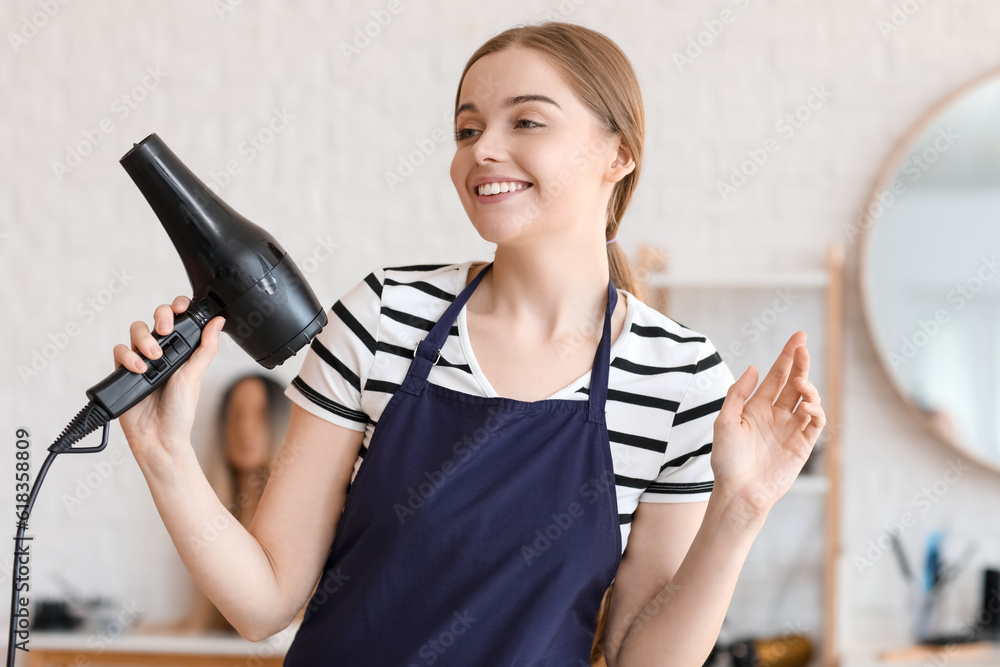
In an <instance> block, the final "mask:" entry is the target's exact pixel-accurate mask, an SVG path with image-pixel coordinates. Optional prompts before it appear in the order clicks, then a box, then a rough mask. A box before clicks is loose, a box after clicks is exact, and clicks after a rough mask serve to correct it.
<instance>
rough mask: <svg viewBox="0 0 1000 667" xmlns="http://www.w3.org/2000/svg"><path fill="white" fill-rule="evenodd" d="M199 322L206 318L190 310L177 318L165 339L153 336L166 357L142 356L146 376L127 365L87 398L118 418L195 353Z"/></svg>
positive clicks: (92, 390)
mask: <svg viewBox="0 0 1000 667" xmlns="http://www.w3.org/2000/svg"><path fill="white" fill-rule="evenodd" d="M199 320H201V321H204V318H202V317H198V316H197V315H192V314H191V310H190V309H189V310H188V311H186V312H183V313H181V314H179V315H176V316H174V330H173V331H171V332H170V333H168V334H167V335H165V336H161V335H160V334H157V333H155V332H154V333H153V338H154V339H156V342H157V343H159V345H160V348H161V349H162V350H163V354H162V355H161V356H160V357H159V358H158V359H147V358H146V356H145V355H143V354H142V353H139V356H140V357H142V360H143V361H144V362H146V372H145V373H136V372H133V371H130V370H128V369H127V368H125V366H119V367H118V368H117V369H115V372H114V373H112V374H111V375H109V376H108V377H106V378H104V379H103V380H101V381H100V382H98V383H97V384H95V385H94V386H93V387H91V388H90V389H88V390H87V398H89V399H90V400H92V401H94V402H95V403H98V404H99V405H100V406H101V407H102V408H104V410H106V411H107V413H108V415H110V417H111V419H117V418H118V417H119V416H121V415H122V414H124V413H125V412H127V411H128V410H129V408H131V407H132V406H133V405H135V404H136V403H138V402H139V401H141V400H142V399H144V398H145V397H146V396H149V395H150V394H151V393H153V391H154V390H155V389H156V388H157V387H159V386H160V385H161V384H164V383H165V382H166V381H167V378H169V377H170V376H171V375H172V374H173V372H174V371H176V370H177V369H178V368H180V366H181V364H183V363H184V362H185V361H187V360H188V358H189V357H190V356H191V355H192V354H194V351H195V349H196V348H197V347H198V343H200V342H201V330H202V327H203V326H204V324H199Z"/></svg>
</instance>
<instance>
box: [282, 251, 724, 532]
mask: <svg viewBox="0 0 1000 667" xmlns="http://www.w3.org/2000/svg"><path fill="white" fill-rule="evenodd" d="M472 263H473V262H471V261H466V262H462V263H457V264H431V265H411V266H397V267H386V268H382V269H378V270H376V271H373V272H372V273H370V274H368V275H367V276H365V278H364V279H363V280H361V281H360V282H358V284H357V285H356V286H355V287H354V288H353V289H351V290H350V291H349V292H347V293H346V294H344V295H343V297H341V298H340V299H339V300H338V301H337V302H336V303H335V304H333V306H332V307H331V308H330V311H329V313H328V317H329V324H327V326H326V327H325V328H324V329H323V331H322V332H320V334H319V336H317V337H316V339H315V340H314V341H313V343H312V345H311V346H310V348H309V350H308V352H307V353H306V356H305V358H304V360H303V363H302V368H301V370H300V372H299V374H298V376H297V377H296V378H295V379H294V380H293V381H292V383H291V384H290V385H289V387H288V389H287V390H286V392H285V393H286V395H287V396H288V397H289V398H290V399H291V400H293V401H295V402H296V403H297V404H298V405H300V406H302V407H303V408H304V409H306V410H308V411H309V412H311V413H313V414H315V415H318V416H319V417H322V418H324V419H326V420H328V421H330V422H332V423H335V424H338V425H340V426H343V427H345V428H349V429H354V430H357V431H365V437H364V443H363V446H362V449H361V453H360V455H359V456H358V459H357V461H356V463H355V469H354V471H355V473H357V470H358V467H359V466H360V465H361V461H362V460H363V458H364V455H365V453H366V452H367V447H368V443H369V442H370V440H371V436H372V433H373V432H374V429H375V426H376V425H377V424H378V419H379V417H380V416H381V414H382V410H383V409H384V408H385V406H386V404H387V403H388V402H389V399H390V398H391V397H392V394H393V393H394V392H395V391H396V390H397V389H398V388H399V385H400V383H401V382H402V381H403V378H404V377H405V376H406V371H407V369H408V368H409V365H410V362H411V360H412V359H413V350H414V349H415V348H416V346H417V343H418V342H419V341H420V340H422V339H423V338H424V337H425V336H426V335H427V332H428V331H430V329H431V327H433V326H434V323H435V322H436V321H437V320H438V319H439V318H440V317H441V315H442V314H443V313H444V310H445V309H446V308H447V307H448V305H449V304H450V303H451V302H452V301H453V300H454V299H455V297H456V296H457V295H458V294H459V292H461V290H462V289H463V288H464V287H465V284H466V279H467V277H468V271H469V266H470V265H471V264H472ZM622 295H624V296H625V298H627V311H626V320H625V328H624V330H623V333H622V336H620V338H619V339H618V340H617V341H614V345H613V346H612V350H611V354H612V358H611V368H610V372H609V378H608V381H609V387H608V401H607V425H608V437H609V440H610V443H611V454H612V461H613V464H614V473H615V486H616V491H617V498H618V510H619V520H620V524H621V529H622V546H623V548H624V546H625V544H626V542H627V539H628V534H629V531H630V529H631V522H632V516H633V514H634V513H635V509H636V507H637V506H638V503H639V502H640V501H643V502H693V501H702V500H707V499H708V497H709V495H710V493H711V491H712V485H713V475H712V468H711V465H710V456H711V451H712V435H713V430H712V427H713V424H714V421H715V418H716V416H717V415H718V412H719V410H720V408H721V407H722V402H723V399H724V398H725V395H726V391H727V390H728V389H729V386H730V385H731V384H732V383H733V382H734V381H735V379H734V378H733V375H732V373H731V372H730V370H729V368H728V367H726V365H725V364H724V363H723V361H722V358H721V357H720V356H719V353H718V352H717V351H716V349H715V347H714V346H713V345H712V343H711V341H710V340H708V339H707V338H706V337H705V336H703V335H700V334H699V333H697V332H695V331H692V330H690V329H688V328H687V327H685V326H683V325H681V324H680V323H678V322H676V321H675V320H673V319H671V318H669V317H667V316H666V315H664V314H662V313H660V312H658V311H656V310H655V309H653V308H652V307H650V306H648V305H646V304H645V303H642V302H641V301H639V300H638V299H636V298H635V297H634V296H633V295H632V294H630V293H628V292H625V291H623V290H619V297H620V298H621V297H622ZM465 326H466V325H465V310H464V309H463V310H462V312H461V313H460V315H459V318H458V320H457V321H456V323H455V324H454V325H453V326H452V328H451V331H450V332H449V336H448V339H447V341H446V342H445V345H444V347H443V348H442V350H441V359H440V360H439V361H438V363H437V364H436V365H435V366H434V367H433V368H432V369H431V372H430V375H429V377H428V380H429V381H430V382H433V383H434V384H438V385H441V386H444V387H448V388H450V389H454V390H456V391H461V392H464V393H469V394H476V395H480V396H488V395H495V394H492V393H489V392H488V391H487V389H486V386H487V385H486V384H484V382H483V381H481V375H479V374H477V373H478V365H476V364H475V360H474V359H472V358H470V356H469V355H468V354H467V353H466V350H467V349H468V348H467V345H468V338H467V329H466V328H465ZM588 389H589V374H588V375H586V376H585V377H583V378H580V380H579V381H578V382H577V383H574V384H573V385H570V386H568V387H566V388H565V389H563V390H562V391H560V392H558V393H556V394H554V395H553V396H551V397H550V398H571V399H577V400H587V398H588V395H589V391H588Z"/></svg>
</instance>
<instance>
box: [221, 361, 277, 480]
mask: <svg viewBox="0 0 1000 667" xmlns="http://www.w3.org/2000/svg"><path fill="white" fill-rule="evenodd" d="M270 433H271V427H270V424H269V423H268V418H267V389H266V388H265V387H264V383H263V382H261V381H260V380H256V379H249V380H243V381H242V382H240V383H239V384H238V385H236V388H235V389H234V390H233V393H232V395H231V396H230V398H229V407H228V411H227V413H226V443H225V445H226V458H227V459H228V460H229V462H230V463H231V464H232V466H233V467H234V468H236V469H237V470H240V471H244V472H250V471H254V470H257V469H259V468H262V467H264V466H266V465H267V464H268V463H270V461H271V449H270Z"/></svg>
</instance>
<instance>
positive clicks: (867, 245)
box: [858, 67, 1000, 474]
mask: <svg viewBox="0 0 1000 667" xmlns="http://www.w3.org/2000/svg"><path fill="white" fill-rule="evenodd" d="M995 78H1000V67H998V68H995V69H991V70H989V71H987V72H985V73H983V74H981V75H979V76H977V77H975V78H974V79H972V80H971V81H968V82H966V83H965V84H963V85H961V86H959V87H958V88H956V89H955V90H953V91H951V92H950V93H948V94H947V95H945V96H944V97H943V98H941V99H940V100H938V101H937V103H935V104H934V105H933V106H931V108H930V109H928V110H927V111H926V112H925V113H924V114H923V115H922V116H921V117H920V118H918V119H917V121H916V122H915V123H913V125H912V126H910V128H909V129H908V130H907V131H906V133H905V134H903V136H902V137H901V138H900V139H899V140H898V141H897V142H896V145H895V146H894V147H893V149H892V152H891V153H890V154H889V157H888V159H887V160H886V161H885V164H884V165H883V166H882V169H881V171H880V172H879V174H878V177H877V178H876V179H875V184H874V186H873V187H872V189H871V191H870V192H869V195H868V197H867V198H866V200H865V202H866V203H865V208H864V209H862V214H863V215H867V214H868V211H869V210H870V209H871V207H872V205H873V204H875V202H876V201H877V200H878V199H879V195H881V194H882V193H883V192H884V191H885V189H886V187H887V186H888V185H889V184H890V183H891V181H892V179H893V178H895V177H896V174H898V173H899V166H900V165H901V163H902V162H903V160H905V159H906V156H907V155H908V154H909V151H910V149H911V148H912V147H913V144H914V143H915V142H916V140H917V139H918V138H919V137H920V135H921V134H923V132H924V130H925V129H927V128H928V127H929V126H930V125H931V124H932V123H933V122H934V121H935V119H937V118H939V117H940V115H941V113H942V112H943V111H944V110H945V109H947V108H948V107H949V106H951V105H952V104H953V103H954V102H956V101H957V100H958V99H960V98H961V97H962V96H963V95H965V94H966V93H968V92H969V91H971V90H973V89H974V88H976V87H978V86H979V85H981V84H983V83H985V82H987V81H989V80H991V79H995ZM880 218H881V216H880ZM862 220H864V218H862ZM878 223H879V219H875V220H874V222H871V223H868V224H863V231H862V233H861V243H860V248H859V252H858V291H859V292H860V293H861V308H862V311H863V316H864V321H865V329H866V330H867V331H868V339H869V341H870V342H871V343H872V346H873V347H874V348H875V356H876V357H877V358H878V363H879V366H881V368H882V371H883V372H884V373H885V375H886V377H887V378H888V379H889V383H890V384H891V385H892V386H893V388H894V389H895V390H896V394H897V395H898V396H899V397H900V398H902V399H903V403H905V404H906V407H907V409H908V410H909V411H910V413H911V414H912V415H913V416H914V417H915V418H916V419H917V421H918V422H919V423H920V424H921V425H922V426H923V427H924V428H925V429H926V430H927V431H928V432H930V433H931V434H933V435H935V436H937V437H938V438H939V439H940V440H942V441H943V442H944V443H945V444H946V445H948V446H949V447H951V448H952V449H953V450H954V451H956V452H958V453H960V454H962V456H965V457H968V458H970V459H972V460H973V461H975V462H976V463H978V464H979V465H980V466H982V467H983V468H986V469H987V470H991V471H993V472H995V473H997V474H1000V462H997V461H991V460H989V459H987V458H985V457H983V456H982V455H980V454H979V453H978V452H975V451H974V450H972V449H970V448H969V447H966V446H965V445H964V444H963V443H962V442H960V441H958V440H957V439H955V438H952V437H951V436H950V435H949V434H948V433H946V432H944V431H942V430H941V429H940V428H938V425H937V424H936V423H935V422H934V421H933V420H932V419H930V418H929V417H928V416H927V414H926V413H925V412H924V411H923V410H922V409H921V408H920V406H918V405H917V403H916V401H914V400H913V398H912V397H911V396H910V395H909V394H908V393H907V392H906V390H905V388H904V387H903V386H902V384H901V383H900V381H899V380H898V378H897V377H896V375H895V373H894V372H893V370H892V368H890V367H889V364H888V362H887V360H886V359H885V358H884V357H883V355H882V354H880V353H879V347H878V340H877V338H876V337H875V328H874V325H873V322H874V318H873V312H872V304H871V299H870V296H869V294H868V282H867V281H868V268H867V267H868V258H869V253H870V250H871V236H872V234H873V230H874V229H875V228H876V227H877V226H878Z"/></svg>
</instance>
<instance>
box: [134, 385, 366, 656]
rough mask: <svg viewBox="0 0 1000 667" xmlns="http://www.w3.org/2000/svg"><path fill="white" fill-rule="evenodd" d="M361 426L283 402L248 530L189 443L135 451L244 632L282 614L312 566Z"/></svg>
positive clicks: (158, 500) (290, 611)
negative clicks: (278, 434) (285, 412)
mask: <svg viewBox="0 0 1000 667" xmlns="http://www.w3.org/2000/svg"><path fill="white" fill-rule="evenodd" d="M363 437H364V433H363V432H362V431H353V430H350V429H346V428H343V427H340V426H337V425H334V424H331V423H329V422H327V421H325V420H323V419H320V418H319V417H316V416H314V415H311V414H309V413H308V412H306V411H305V410H303V409H302V408H300V407H299V406H297V405H293V407H292V416H291V420H290V422H289V427H288V434H287V436H286V438H285V442H284V445H283V446H282V448H281V452H280V453H279V454H278V457H277V459H276V460H275V462H274V464H273V466H272V471H271V475H270V477H269V479H268V482H267V486H265V487H264V493H263V496H262V497H261V500H260V506H259V507H258V509H257V512H256V514H255V515H254V518H253V521H252V523H251V524H250V528H249V530H248V529H246V528H244V527H243V526H242V525H241V524H240V523H239V521H237V520H236V519H235V518H234V517H233V516H232V514H230V512H229V510H227V509H226V507H225V506H224V505H223V504H222V502H221V501H220V500H219V498H218V496H217V495H216V494H215V491H214V490H213V489H212V487H211V485H210V484H209V483H208V480H207V478H206V477H205V475H204V473H203V472H202V470H201V467H200V465H199V463H198V460H197V458H196V457H195V455H194V450H193V449H192V448H191V446H190V443H186V446H180V447H171V448H169V449H170V450H171V451H172V453H171V454H170V455H169V456H166V457H164V456H145V457H144V456H141V455H137V457H136V460H137V462H138V463H139V467H140V469H141V470H142V473H143V475H144V476H145V478H146V483H147V485H148V486H149V490H150V493H151V494H152V496H153V501H154V503H155V504H156V508H157V510H158V511H159V513H160V517H161V518H162V519H163V524H164V526H166V528H167V532H168V533H169V534H170V537H171V539H172V540H173V542H174V545H175V546H176V548H177V553H178V554H179V555H180V557H181V560H182V561H183V562H184V565H185V567H186V568H187V570H188V572H190V574H191V576H192V578H193V579H194V581H195V583H196V584H197V585H198V587H199V588H201V590H202V591H203V592H204V593H205V595H206V596H207V597H208V598H209V599H210V600H211V601H212V602H213V603H214V604H215V606H216V607H217V608H218V609H219V611H220V612H222V614H223V615H224V616H225V617H226V619H227V620H228V621H229V622H230V623H231V624H232V625H233V627H234V628H236V630H237V631H238V632H239V633H240V635H241V636H243V637H244V638H246V639H249V640H250V641H259V640H261V639H265V638H266V637H269V636H271V635H272V634H274V633H276V632H279V631H280V630H282V629H284V628H285V627H287V626H288V624H289V623H291V621H292V619H293V618H294V616H295V614H296V613H297V612H298V611H299V610H300V609H301V608H302V605H303V604H304V603H305V601H306V599H307V597H308V595H309V593H310V592H311V591H312V589H313V587H314V586H315V584H316V581H317V580H318V579H319V576H320V574H321V572H322V568H323V563H324V561H325V559H326V556H327V554H328V552H329V549H330V544H331V543H332V541H333V536H334V533H335V530H336V525H337V522H338V520H339V518H340V513H341V510H342V509H343V506H344V500H345V498H346V493H347V485H348V481H349V480H350V475H351V472H352V471H353V468H354V462H355V460H356V459H357V455H358V450H359V448H360V446H361V442H362V438H363Z"/></svg>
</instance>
